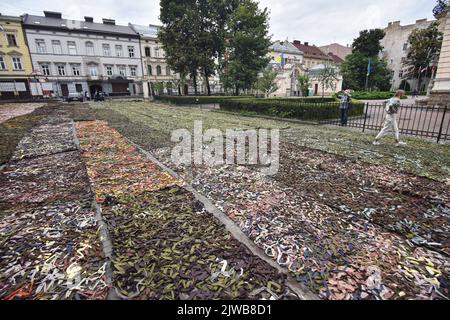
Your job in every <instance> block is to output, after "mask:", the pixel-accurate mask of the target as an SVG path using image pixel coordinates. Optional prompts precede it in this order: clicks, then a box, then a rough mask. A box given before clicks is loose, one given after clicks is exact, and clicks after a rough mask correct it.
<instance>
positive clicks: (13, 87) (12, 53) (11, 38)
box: [0, 14, 33, 100]
mask: <svg viewBox="0 0 450 320" xmlns="http://www.w3.org/2000/svg"><path fill="white" fill-rule="evenodd" d="M21 22H22V19H21V18H20V17H12V16H4V15H1V14H0V99H1V100H5V99H14V98H29V97H30V96H31V89H30V78H31V74H32V72H33V67H32V64H31V57H30V52H29V50H28V46H27V43H26V40H25V34H24V32H23V29H22V23H21Z"/></svg>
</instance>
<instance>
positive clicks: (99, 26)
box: [23, 14, 137, 37]
mask: <svg viewBox="0 0 450 320" xmlns="http://www.w3.org/2000/svg"><path fill="white" fill-rule="evenodd" d="M23 24H24V26H25V27H26V28H33V29H37V28H49V29H60V30H66V31H69V30H72V31H73V30H77V31H82V32H85V33H107V34H117V35H127V36H132V37H137V33H136V32H135V31H134V30H133V29H132V28H131V27H130V26H121V25H112V24H104V23H96V22H86V21H80V20H68V19H59V18H49V17H42V16H35V15H28V14H26V15H25V16H24V18H23Z"/></svg>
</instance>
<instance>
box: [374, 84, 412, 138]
mask: <svg viewBox="0 0 450 320" xmlns="http://www.w3.org/2000/svg"><path fill="white" fill-rule="evenodd" d="M405 94H406V93H405V91H404V90H398V91H397V92H396V93H395V96H394V97H393V98H391V99H389V100H388V101H386V108H385V111H386V120H385V122H384V127H383V129H382V130H381V132H380V133H379V134H378V136H377V137H376V138H375V141H374V142H373V144H374V145H379V144H380V142H379V140H380V139H381V138H383V137H384V136H386V135H387V134H388V133H389V131H392V132H393V133H394V136H395V141H396V142H397V143H396V145H397V146H404V145H406V143H405V142H403V141H400V131H399V129H398V123H397V114H398V110H399V109H400V104H401V101H400V99H401V98H402V97H403V96H405Z"/></svg>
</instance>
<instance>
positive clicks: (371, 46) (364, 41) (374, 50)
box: [353, 29, 385, 57]
mask: <svg viewBox="0 0 450 320" xmlns="http://www.w3.org/2000/svg"><path fill="white" fill-rule="evenodd" d="M384 36H385V32H384V31H383V30H381V29H373V30H364V31H361V32H360V33H359V37H358V38H356V39H355V40H354V41H353V52H359V53H361V54H362V55H364V56H367V57H375V56H377V55H378V53H379V52H380V51H381V50H383V47H382V46H381V44H380V40H382V39H383V38H384Z"/></svg>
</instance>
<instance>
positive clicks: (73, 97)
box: [65, 92, 84, 102]
mask: <svg viewBox="0 0 450 320" xmlns="http://www.w3.org/2000/svg"><path fill="white" fill-rule="evenodd" d="M65 100H66V101H67V102H72V101H80V102H83V101H84V96H83V94H82V93H81V92H71V93H69V95H68V96H67V97H66V99H65Z"/></svg>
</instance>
